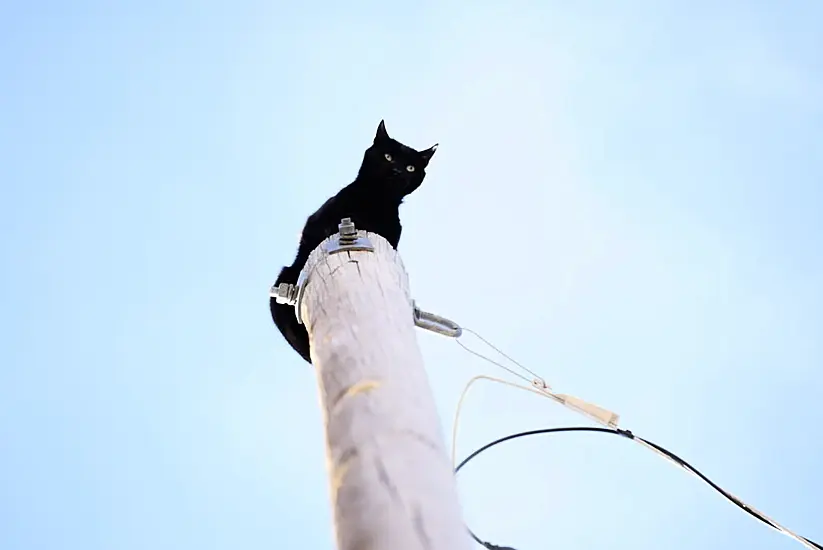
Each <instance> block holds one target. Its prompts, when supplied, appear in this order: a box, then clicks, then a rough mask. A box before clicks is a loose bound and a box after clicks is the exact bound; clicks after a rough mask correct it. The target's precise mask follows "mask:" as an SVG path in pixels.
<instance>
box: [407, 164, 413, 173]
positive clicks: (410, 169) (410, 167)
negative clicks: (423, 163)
mask: <svg viewBox="0 0 823 550" xmlns="http://www.w3.org/2000/svg"><path fill="white" fill-rule="evenodd" d="M406 170H407V171H408V172H414V166H412V165H411V164H409V165H408V166H406Z"/></svg>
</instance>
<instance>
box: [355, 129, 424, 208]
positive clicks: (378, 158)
mask: <svg viewBox="0 0 823 550" xmlns="http://www.w3.org/2000/svg"><path fill="white" fill-rule="evenodd" d="M436 150H437V145H433V146H432V147H430V148H428V149H426V150H425V151H416V150H414V149H412V148H411V147H408V146H406V145H403V144H402V143H400V142H399V141H397V140H394V139H392V138H391V137H389V134H388V132H386V125H385V123H384V122H383V121H382V120H381V121H380V125H379V126H378V127H377V134H375V136H374V143H373V144H372V146H371V147H369V148H368V149H366V154H365V156H364V157H363V165H362V166H361V167H360V174H361V175H362V176H366V177H368V178H370V179H377V180H378V181H380V182H385V183H386V184H388V185H396V186H397V191H398V192H399V193H400V194H401V195H402V196H405V195H408V194H409V193H411V192H412V191H414V190H415V189H417V188H418V187H420V184H421V183H423V178H424V177H425V176H426V166H428V164H429V160H431V158H432V155H434V152H435V151H436Z"/></svg>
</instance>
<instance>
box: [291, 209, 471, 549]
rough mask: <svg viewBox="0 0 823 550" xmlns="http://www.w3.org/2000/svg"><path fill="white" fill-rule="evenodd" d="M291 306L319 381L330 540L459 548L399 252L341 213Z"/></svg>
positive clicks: (459, 531)
mask: <svg viewBox="0 0 823 550" xmlns="http://www.w3.org/2000/svg"><path fill="white" fill-rule="evenodd" d="M369 248H371V250H369ZM297 307H298V313H299V315H300V318H301V319H302V322H303V323H304V324H305V326H306V327H307V329H308V332H309V336H310V340H311V357H312V362H313V364H314V366H315V368H316V370H317V379H318V383H319V387H320V402H321V406H322V408H323V413H324V418H325V431H326V443H327V448H326V452H327V464H328V471H329V483H330V492H331V501H332V506H333V507H334V524H335V532H336V538H337V547H338V550H424V549H425V550H468V549H469V548H470V547H471V545H472V544H473V543H472V541H471V539H470V537H469V534H468V532H467V529H466V527H465V525H464V523H463V519H462V512H461V509H460V505H459V502H458V497H457V487H456V483H455V478H454V473H453V472H452V467H451V464H450V463H449V460H448V455H447V452H446V449H445V443H444V437H443V433H442V430H441V427H440V423H439V418H438V415H437V411H436V408H435V403H434V398H433V396H432V392H431V388H430V387H429V382H428V377H427V375H426V371H425V369H424V366H423V357H422V355H421V353H420V350H419V348H418V346H417V339H416V334H415V325H414V318H413V313H412V311H413V306H412V300H411V297H410V295H409V284H408V276H407V274H406V271H405V268H404V267H403V262H402V261H401V259H400V256H399V255H398V254H397V252H396V251H395V250H394V248H392V246H391V245H390V244H389V243H388V242H387V241H386V240H385V239H383V238H382V237H380V236H379V235H376V234H374V233H365V232H362V231H359V232H355V229H354V226H353V225H352V224H351V222H350V221H349V220H348V219H345V220H343V223H341V225H340V233H338V234H337V235H334V236H332V237H330V238H329V239H327V240H326V241H325V242H324V243H323V244H321V245H320V246H319V247H318V248H317V249H315V250H314V252H313V253H312V254H311V256H310V257H309V259H308V261H307V263H306V266H305V268H304V270H303V274H302V275H301V288H300V291H299V298H298V300H297Z"/></svg>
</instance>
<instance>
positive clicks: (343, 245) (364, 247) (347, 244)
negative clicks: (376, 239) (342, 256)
mask: <svg viewBox="0 0 823 550" xmlns="http://www.w3.org/2000/svg"><path fill="white" fill-rule="evenodd" d="M337 227H338V229H339V231H338V233H337V234H336V235H332V237H331V239H330V240H329V241H328V242H327V243H326V253H327V254H329V255H332V254H337V253H338V252H346V251H355V250H360V251H364V252H374V245H373V244H372V243H371V241H370V240H369V238H368V237H367V236H366V232H365V231H358V230H357V228H356V227H354V223H352V221H351V218H343V220H342V221H341V222H340V225H338V226H337Z"/></svg>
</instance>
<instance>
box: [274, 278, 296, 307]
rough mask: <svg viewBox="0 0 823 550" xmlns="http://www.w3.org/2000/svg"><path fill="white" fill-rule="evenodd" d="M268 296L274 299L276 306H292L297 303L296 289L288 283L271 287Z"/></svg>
mask: <svg viewBox="0 0 823 550" xmlns="http://www.w3.org/2000/svg"><path fill="white" fill-rule="evenodd" d="M269 296H271V297H272V298H274V299H275V300H276V301H277V303H278V304H288V305H290V306H293V305H294V304H296V303H297V287H295V286H294V285H292V284H289V283H280V284H279V285H277V286H274V285H272V287H271V290H270V291H269Z"/></svg>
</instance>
